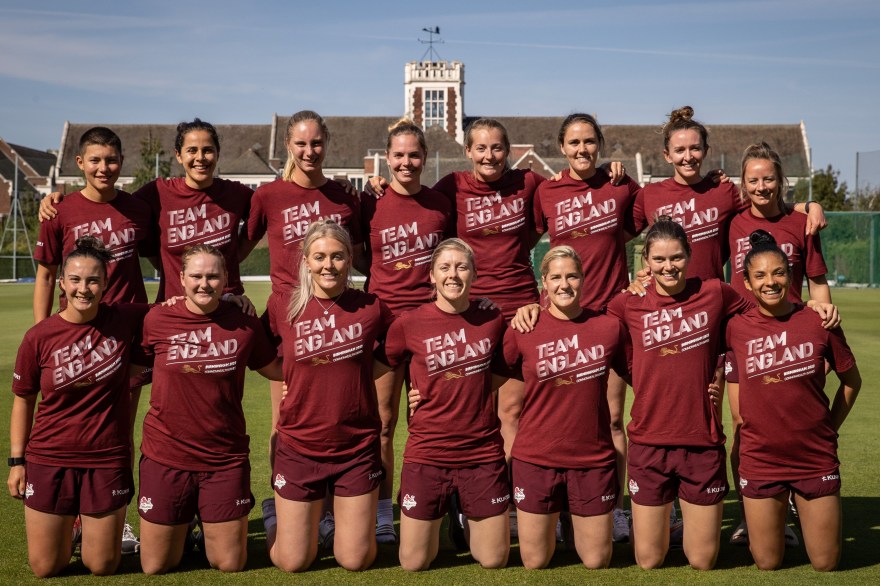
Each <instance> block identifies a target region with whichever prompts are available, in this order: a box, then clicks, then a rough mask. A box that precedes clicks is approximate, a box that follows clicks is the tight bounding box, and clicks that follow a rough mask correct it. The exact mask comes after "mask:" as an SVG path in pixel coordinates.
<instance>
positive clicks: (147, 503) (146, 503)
mask: <svg viewBox="0 0 880 586" xmlns="http://www.w3.org/2000/svg"><path fill="white" fill-rule="evenodd" d="M138 508H139V509H140V510H142V511H143V512H145V513H146V512H147V511H149V510H150V509H152V508H153V497H145V496H142V497H141V500H140V504H139V505H138Z"/></svg>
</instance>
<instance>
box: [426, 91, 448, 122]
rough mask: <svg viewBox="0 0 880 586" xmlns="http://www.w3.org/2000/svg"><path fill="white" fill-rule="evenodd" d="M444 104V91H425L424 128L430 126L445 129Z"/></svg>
mask: <svg viewBox="0 0 880 586" xmlns="http://www.w3.org/2000/svg"><path fill="white" fill-rule="evenodd" d="M445 103H446V92H445V91H444V90H425V128H428V127H431V126H439V127H440V128H446V106H445Z"/></svg>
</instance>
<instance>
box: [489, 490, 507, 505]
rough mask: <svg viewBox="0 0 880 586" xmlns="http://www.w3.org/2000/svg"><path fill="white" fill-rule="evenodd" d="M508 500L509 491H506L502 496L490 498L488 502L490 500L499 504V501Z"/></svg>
mask: <svg viewBox="0 0 880 586" xmlns="http://www.w3.org/2000/svg"><path fill="white" fill-rule="evenodd" d="M509 500H510V493H509V492H508V493H507V494H506V495H504V496H498V497H495V498H493V499H490V500H489V502H491V503H492V504H493V505H500V504H501V503H506V502H507V501H509Z"/></svg>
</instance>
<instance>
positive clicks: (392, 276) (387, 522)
mask: <svg viewBox="0 0 880 586" xmlns="http://www.w3.org/2000/svg"><path fill="white" fill-rule="evenodd" d="M427 156H428V145H427V143H426V142H425V135H424V133H423V132H422V129H421V128H419V127H418V126H416V125H415V124H413V123H412V122H411V121H409V120H408V119H406V118H403V119H401V120H399V121H397V122H396V123H395V124H394V125H392V126H391V127H390V128H389V129H388V142H387V144H386V146H385V160H386V162H387V163H388V168H389V170H390V171H391V183H390V185H389V186H388V187H386V189H385V194H384V197H382V198H381V199H376V198H374V197H372V196H370V195H365V196H364V198H363V199H362V212H363V226H364V231H365V232H366V233H367V235H368V238H367V239H365V242H364V244H365V247H366V256H367V261H368V263H369V267H370V269H369V276H368V279H367V283H366V287H365V289H366V290H367V291H369V292H370V293H373V294H374V295H376V296H377V297H378V298H379V299H381V300H382V301H383V302H384V303H385V305H387V306H388V309H390V310H391V312H392V314H394V315H395V316H398V315H400V314H402V313H404V312H406V311H409V310H412V309H415V308H417V307H419V306H420V305H422V304H424V303H427V302H428V301H430V300H431V294H432V287H431V284H430V282H429V275H430V272H431V269H430V266H431V265H430V261H431V257H432V253H433V252H434V249H435V248H436V247H437V245H438V244H440V241H441V240H443V239H444V238H445V237H446V236H448V235H449V234H450V232H454V230H455V228H454V226H453V225H452V221H453V218H452V216H453V211H452V204H451V202H450V201H449V199H447V198H446V197H445V196H444V195H443V194H441V193H439V192H437V191H434V190H433V189H431V188H428V187H424V186H422V183H421V176H422V170H423V169H424V165H425V160H426V159H427ZM257 194H259V190H258V191H257ZM405 370H406V365H405V364H400V365H399V366H398V367H397V368H394V369H393V370H390V371H388V372H386V373H385V374H383V375H382V376H380V377H379V378H377V379H376V393H377V395H378V399H379V417H380V418H381V420H382V432H381V435H380V436H379V437H380V439H381V445H382V466H383V467H384V468H385V470H386V472H387V474H386V475H385V478H384V479H383V480H382V485H381V486H380V488H379V511H378V519H377V526H376V539H377V540H378V541H379V543H393V542H395V541H396V540H397V535H396V533H395V531H394V514H393V509H392V506H391V496H392V494H391V493H392V490H393V487H394V431H395V429H396V427H397V418H398V414H399V412H400V392H401V386H402V385H403V380H404V372H405Z"/></svg>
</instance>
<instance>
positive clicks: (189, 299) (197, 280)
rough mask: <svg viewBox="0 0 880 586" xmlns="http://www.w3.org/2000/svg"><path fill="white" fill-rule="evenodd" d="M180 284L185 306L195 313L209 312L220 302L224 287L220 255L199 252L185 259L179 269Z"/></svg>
mask: <svg viewBox="0 0 880 586" xmlns="http://www.w3.org/2000/svg"><path fill="white" fill-rule="evenodd" d="M180 284H181V285H182V286H183V292H184V294H185V295H186V304H187V307H188V308H189V309H190V310H191V311H194V312H196V313H211V312H212V311H214V310H215V309H217V306H218V305H219V304H220V297H221V296H222V295H223V289H224V288H225V287H226V271H225V270H224V269H223V262H222V261H221V260H220V257H218V256H216V255H213V254H207V253H200V254H195V255H193V256H191V257H189V259H188V260H187V261H186V266H185V267H184V268H183V270H182V271H180Z"/></svg>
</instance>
